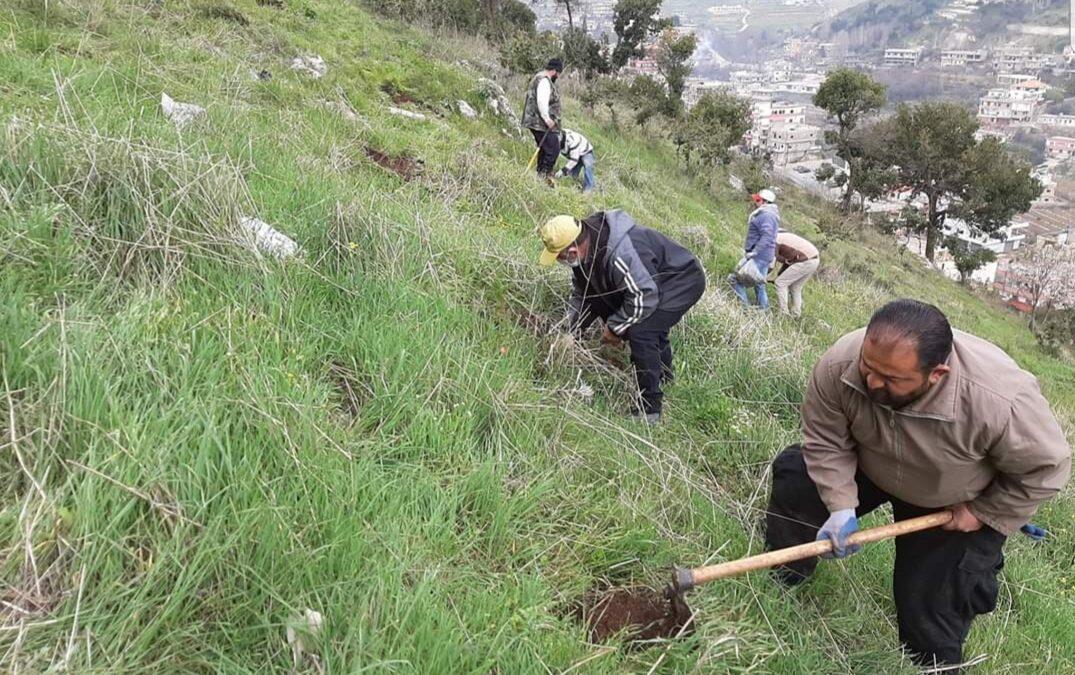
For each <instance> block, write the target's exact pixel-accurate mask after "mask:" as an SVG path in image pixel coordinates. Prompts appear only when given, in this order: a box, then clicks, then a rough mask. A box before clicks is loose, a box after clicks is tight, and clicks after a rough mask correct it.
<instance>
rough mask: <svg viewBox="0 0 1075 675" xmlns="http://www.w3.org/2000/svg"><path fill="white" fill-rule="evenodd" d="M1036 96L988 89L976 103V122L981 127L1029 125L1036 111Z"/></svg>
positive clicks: (1020, 92)
mask: <svg viewBox="0 0 1075 675" xmlns="http://www.w3.org/2000/svg"><path fill="white" fill-rule="evenodd" d="M1037 103H1038V99H1037V97H1036V95H1034V94H1031V93H1028V92H1025V91H1019V90H1013V89H990V90H989V93H987V94H986V95H985V96H983V97H982V98H981V99H979V101H978V121H979V122H980V123H981V124H982V125H983V126H1002V127H1003V126H1013V125H1020V124H1030V123H1031V121H1033V119H1034V113H1035V112H1036V110H1037Z"/></svg>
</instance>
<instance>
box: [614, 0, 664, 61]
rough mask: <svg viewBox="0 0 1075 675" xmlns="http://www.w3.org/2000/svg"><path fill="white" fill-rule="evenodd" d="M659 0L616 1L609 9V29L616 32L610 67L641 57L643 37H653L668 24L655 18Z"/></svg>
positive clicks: (644, 38) (658, 8)
mask: <svg viewBox="0 0 1075 675" xmlns="http://www.w3.org/2000/svg"><path fill="white" fill-rule="evenodd" d="M660 11H661V0H616V7H615V8H614V9H613V10H612V30H613V32H615V33H616V38H617V42H616V47H615V49H613V50H612V59H611V61H612V67H613V68H614V69H616V70H619V69H620V68H623V67H624V66H626V65H627V62H628V61H629V60H630V59H632V58H633V57H636V56H641V55H642V45H643V44H645V41H646V38H648V37H650V36H651V35H655V34H657V33H659V32H660V31H661V29H663V28H665V27H666V26H667V25H669V22H668V21H665V20H661V19H658V18H657V14H658V13H659V12H660Z"/></svg>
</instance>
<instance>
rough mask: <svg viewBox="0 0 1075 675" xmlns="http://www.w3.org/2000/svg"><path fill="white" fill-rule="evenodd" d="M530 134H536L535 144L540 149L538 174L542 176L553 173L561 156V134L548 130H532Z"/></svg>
mask: <svg viewBox="0 0 1075 675" xmlns="http://www.w3.org/2000/svg"><path fill="white" fill-rule="evenodd" d="M530 133H532V134H534V143H536V144H537V147H538V160H537V172H538V173H539V174H541V175H542V176H544V175H546V174H549V173H552V170H553V169H555V168H556V158H557V157H558V156H559V155H560V134H559V133H558V132H557V131H555V130H551V131H550V130H547V129H531V130H530Z"/></svg>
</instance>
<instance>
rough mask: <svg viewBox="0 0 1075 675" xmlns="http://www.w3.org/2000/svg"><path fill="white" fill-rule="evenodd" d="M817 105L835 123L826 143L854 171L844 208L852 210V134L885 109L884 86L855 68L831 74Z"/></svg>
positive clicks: (854, 179) (854, 158)
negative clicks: (864, 119) (874, 114)
mask: <svg viewBox="0 0 1075 675" xmlns="http://www.w3.org/2000/svg"><path fill="white" fill-rule="evenodd" d="M814 105H816V106H817V107H819V108H822V109H824V110H825V111H827V112H828V113H829V117H830V118H832V119H833V120H834V121H835V122H836V131H830V132H826V134H825V140H826V142H828V143H830V144H832V145H835V146H836V155H837V156H838V157H840V158H841V159H843V160H844V161H845V162H847V163H848V165H849V166H850V168H851V171H850V176H848V180H847V182H846V184H845V186H844V196H843V201H842V202H841V208H843V210H844V211H845V212H847V211H850V210H851V198H852V196H853V195H854V194H855V190H856V188H857V185H856V183H857V178H858V174H859V167H857V166H856V165H857V164H858V163H859V162H858V158H859V157H860V156H861V153H856V149H855V148H854V147H853V145H852V144H853V141H852V134H853V133H854V131H855V129H856V128H857V127H858V125H859V122H861V121H862V119H863V118H864V117H865V116H866V115H869V114H870V113H872V112H876V111H878V110H880V109H881V108H882V107H883V106H884V105H885V86H884V85H883V84H881V83H880V82H877V81H876V80H874V79H873V78H872V77H870V76H869V75H867V74H866V73H863V72H861V71H858V70H854V69H852V68H837V69H835V70H832V71H829V74H828V75H827V76H826V77H825V81H824V82H822V83H821V87H820V88H818V90H817V93H816V94H815V95H814Z"/></svg>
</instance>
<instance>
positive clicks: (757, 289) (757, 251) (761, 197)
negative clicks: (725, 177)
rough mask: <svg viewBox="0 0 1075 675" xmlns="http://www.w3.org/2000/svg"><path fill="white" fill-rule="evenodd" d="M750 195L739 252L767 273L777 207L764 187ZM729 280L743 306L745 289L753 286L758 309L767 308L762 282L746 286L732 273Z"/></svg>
mask: <svg viewBox="0 0 1075 675" xmlns="http://www.w3.org/2000/svg"><path fill="white" fill-rule="evenodd" d="M751 198H752V199H753V200H754V210H753V211H752V212H751V214H750V217H749V218H748V219H747V238H746V243H745V244H744V245H743V251H744V254H743V255H744V257H746V258H750V259H753V261H754V264H755V265H757V266H758V270H759V271H760V272H761V273H762V274H768V273H769V269H770V268H771V267H772V266H773V262H774V261H775V260H776V233H777V230H779V229H780V210H779V209H778V208H777V206H776V194H775V193H774V192H773V191H772V190H770V189H768V188H766V189H764V190H761V191H759V192H758V193H757V194H755V195H753V196H752V197H751ZM729 281H730V282H731V284H732V290H733V291H735V294H736V295H737V296H739V299H740V300H741V301H742V302H743V305H745V306H747V307H749V306H750V298H749V297H748V296H747V289H748V288H753V289H754V294H755V296H756V297H757V305H758V309H763V310H765V309H769V296H768V294H767V293H766V292H765V282H762V283H760V284H757V285H748V284H744V283H743V282H742V281H741V280H739V279H738V278H737V277H736V276H735V275H732V276H731V277H730V278H729Z"/></svg>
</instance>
